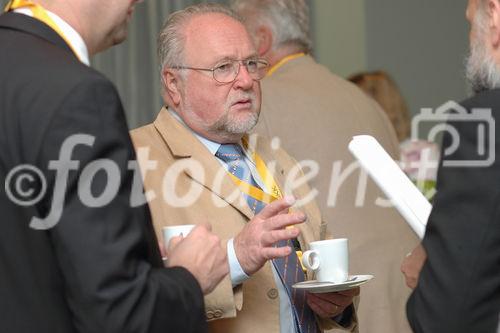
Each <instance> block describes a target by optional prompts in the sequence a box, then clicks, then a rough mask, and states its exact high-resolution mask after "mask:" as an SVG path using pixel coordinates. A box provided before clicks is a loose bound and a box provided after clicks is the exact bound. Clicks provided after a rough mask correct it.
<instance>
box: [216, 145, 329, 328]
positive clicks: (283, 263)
mask: <svg viewBox="0 0 500 333" xmlns="http://www.w3.org/2000/svg"><path fill="white" fill-rule="evenodd" d="M215 156H217V157H218V158H220V159H221V160H222V161H224V162H225V163H226V166H227V171H228V172H229V173H231V174H232V175H234V176H236V177H238V178H239V179H240V180H242V181H244V182H246V183H247V184H250V185H252V186H255V187H258V188H260V186H259V185H258V184H257V182H256V181H255V179H254V177H253V176H252V172H251V171H250V167H249V166H248V164H247V163H246V162H245V157H244V156H245V155H244V153H243V150H242V148H241V147H240V146H239V145H236V144H224V145H221V146H220V147H219V149H218V150H217V152H216V153H215ZM244 196H245V199H246V201H247V203H248V205H249V206H250V208H251V209H252V211H253V212H254V213H255V214H258V213H259V212H260V211H261V210H262V208H264V206H265V205H266V204H265V203H264V202H262V201H259V200H257V199H255V198H253V197H251V196H250V195H247V194H244ZM276 246H277V247H282V246H290V247H292V249H293V248H294V246H293V245H292V242H291V241H280V242H278V243H277V244H276ZM273 264H274V267H275V268H276V270H277V271H278V274H279V277H280V279H281V281H282V283H283V285H284V286H285V289H286V292H287V294H288V296H289V298H290V300H291V303H292V305H293V306H292V307H293V317H294V320H295V327H296V332H298V333H316V332H319V330H318V327H317V324H316V319H315V317H314V314H313V312H312V310H311V309H310V308H309V306H308V305H307V303H306V299H305V291H302V290H297V289H293V288H292V285H293V284H295V283H297V282H302V281H304V279H305V276H304V271H303V270H302V266H301V265H300V262H299V259H298V257H297V253H296V252H295V251H292V253H291V254H290V255H289V256H288V257H285V258H278V259H274V260H273Z"/></svg>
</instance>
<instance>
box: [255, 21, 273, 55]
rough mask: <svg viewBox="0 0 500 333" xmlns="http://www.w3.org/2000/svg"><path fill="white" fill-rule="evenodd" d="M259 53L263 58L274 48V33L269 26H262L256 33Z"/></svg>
mask: <svg viewBox="0 0 500 333" xmlns="http://www.w3.org/2000/svg"><path fill="white" fill-rule="evenodd" d="M255 36H256V42H257V45H256V47H257V52H259V56H260V57H262V56H264V55H266V54H267V53H268V52H269V51H271V48H272V46H273V32H272V31H271V29H270V28H269V27H268V26H265V25H260V26H259V27H258V28H257V31H256V33H255Z"/></svg>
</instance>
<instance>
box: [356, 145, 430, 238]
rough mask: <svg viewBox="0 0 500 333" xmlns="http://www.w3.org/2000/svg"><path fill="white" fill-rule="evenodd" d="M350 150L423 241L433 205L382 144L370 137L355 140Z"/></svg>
mask: <svg viewBox="0 0 500 333" xmlns="http://www.w3.org/2000/svg"><path fill="white" fill-rule="evenodd" d="M349 150H350V151H351V153H352V154H353V155H354V156H355V157H356V159H357V160H358V161H359V163H360V164H361V167H362V168H363V169H364V170H366V172H367V173H368V174H369V175H370V177H371V178H372V179H373V180H374V181H375V183H376V184H377V185H378V186H379V187H380V188H381V189H382V191H383V192H384V194H385V195H386V196H387V197H388V198H389V199H390V200H391V202H392V203H393V204H394V206H395V207H396V209H397V210H398V211H399V213H400V214H401V215H402V216H403V218H404V219H405V220H406V221H407V222H408V224H409V225H410V227H411V228H412V229H413V231H415V233H416V234H417V235H418V237H420V238H423V237H424V233H425V226H426V225H427V220H428V219H429V215H430V213H431V209H432V205H431V204H430V203H429V201H427V199H426V198H425V196H424V195H423V194H422V193H421V192H420V191H419V189H418V188H417V187H416V186H415V185H414V184H413V183H412V182H411V180H410V179H409V178H408V177H407V176H406V175H405V174H404V172H403V171H402V170H401V168H400V167H399V166H398V164H397V163H396V162H395V161H394V160H393V159H392V158H391V156H390V155H389V154H388V153H387V152H386V151H385V150H384V148H383V147H382V146H381V145H380V144H379V143H378V141H377V140H376V139H375V138H374V137H372V136H369V135H358V136H355V137H353V139H352V141H351V142H350V143H349Z"/></svg>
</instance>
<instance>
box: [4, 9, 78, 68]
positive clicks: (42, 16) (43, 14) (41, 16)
mask: <svg viewBox="0 0 500 333" xmlns="http://www.w3.org/2000/svg"><path fill="white" fill-rule="evenodd" d="M23 7H24V8H29V9H30V10H31V12H32V13H33V17H34V18H36V19H37V20H39V21H42V22H43V23H45V24H46V25H48V26H49V27H51V28H52V30H54V31H55V32H56V33H57V34H58V35H59V36H61V38H62V39H64V41H65V42H66V44H68V46H69V48H70V49H71V51H73V53H74V54H75V55H76V57H77V58H78V59H79V60H80V61H81V59H80V58H79V57H78V53H76V52H75V49H74V48H73V45H71V43H70V42H69V40H68V39H67V38H66V36H65V35H64V33H63V32H62V30H61V28H59V26H58V25H57V24H56V23H55V22H54V20H52V19H51V18H50V16H49V14H48V13H47V11H46V10H45V9H44V8H43V7H42V6H40V5H39V4H37V3H34V2H32V1H29V0H11V1H9V2H8V3H7V6H5V10H4V11H5V12H8V11H11V10H14V9H18V8H23Z"/></svg>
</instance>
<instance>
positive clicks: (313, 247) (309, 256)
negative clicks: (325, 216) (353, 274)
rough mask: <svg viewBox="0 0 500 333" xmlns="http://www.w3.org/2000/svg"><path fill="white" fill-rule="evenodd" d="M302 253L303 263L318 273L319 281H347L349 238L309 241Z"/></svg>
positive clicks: (317, 278)
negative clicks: (307, 249)
mask: <svg viewBox="0 0 500 333" xmlns="http://www.w3.org/2000/svg"><path fill="white" fill-rule="evenodd" d="M309 247H310V250H309V251H306V252H304V253H303V254H302V264H303V265H304V266H305V267H306V268H307V269H310V270H313V271H314V272H315V273H316V280H317V281H319V282H333V283H341V282H345V281H346V280H347V278H348V276H349V250H348V245H347V238H337V239H327V240H322V241H317V242H311V243H309Z"/></svg>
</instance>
